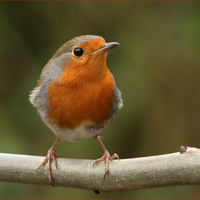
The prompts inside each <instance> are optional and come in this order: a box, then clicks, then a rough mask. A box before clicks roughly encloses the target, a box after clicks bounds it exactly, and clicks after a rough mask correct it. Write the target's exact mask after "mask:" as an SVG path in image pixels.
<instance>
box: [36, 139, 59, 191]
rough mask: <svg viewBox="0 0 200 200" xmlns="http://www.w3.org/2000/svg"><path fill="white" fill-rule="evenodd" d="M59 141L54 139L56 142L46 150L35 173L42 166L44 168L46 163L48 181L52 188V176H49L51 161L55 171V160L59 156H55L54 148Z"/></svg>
mask: <svg viewBox="0 0 200 200" xmlns="http://www.w3.org/2000/svg"><path fill="white" fill-rule="evenodd" d="M59 140H60V138H57V139H56V141H55V142H54V143H53V145H52V147H51V148H50V149H49V150H48V152H47V156H46V158H45V159H44V161H43V162H42V164H41V165H40V166H39V167H38V168H37V170H36V172H37V171H38V170H39V169H40V168H41V167H42V166H44V165H45V164H46V163H47V162H48V165H47V169H48V173H49V180H50V182H51V184H52V186H53V187H54V184H53V182H52V176H51V161H52V160H53V162H54V165H55V167H56V169H58V166H57V161H56V158H58V157H59V155H56V154H55V152H54V148H55V147H56V145H57V143H58V141H59Z"/></svg>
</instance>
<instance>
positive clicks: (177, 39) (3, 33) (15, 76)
mask: <svg viewBox="0 0 200 200" xmlns="http://www.w3.org/2000/svg"><path fill="white" fill-rule="evenodd" d="M84 34H93V35H101V36H103V37H104V38H105V39H106V41H108V42H111V41H116V42H119V43H120V46H118V47H116V48H115V49H113V50H112V51H111V52H110V53H109V57H108V66H109V68H110V70H111V72H112V73H113V74H114V76H115V77H116V79H117V81H118V84H119V86H120V89H121V91H122V94H123V99H124V107H123V109H121V110H120V111H119V113H118V116H117V118H116V119H115V121H114V122H113V123H112V124H111V125H110V126H109V127H108V128H107V129H106V130H105V131H104V133H103V136H104V139H103V142H104V143H105V145H106V147H107V149H108V150H109V151H110V153H111V154H112V153H114V152H116V153H118V154H119V156H120V158H131V157H141V156H150V155H158V154H165V153H171V152H177V151H179V147H180V146H181V145H184V146H186V145H188V146H195V147H200V2H130V1H129V2H128V1H127V2H90V1H89V2H0V41H1V44H0V136H1V139H0V151H1V152H5V153H15V154H30V155H43V156H44V155H46V152H47V150H48V149H49V147H50V146H51V145H52V144H53V142H54V140H55V135H54V134H53V133H52V132H51V131H50V130H48V128H46V126H45V125H44V124H43V122H42V121H41V119H40V118H39V117H37V114H36V110H35V108H33V107H32V105H31V104H30V103H29V100H28V94H29V93H30V91H31V90H32V89H33V87H34V86H35V84H36V81H37V79H38V77H39V75H40V72H41V70H42V68H43V66H44V65H45V64H46V62H47V61H48V60H49V59H50V58H51V56H52V55H53V54H54V53H55V51H56V50H57V49H58V48H59V47H60V46H61V45H62V44H63V43H65V42H66V41H68V40H69V39H71V38H73V37H75V36H79V35H84ZM56 152H57V153H58V154H59V155H60V156H61V157H67V158H77V159H78V158H81V159H96V158H99V157H100V156H102V153H103V152H102V149H101V148H100V145H99V144H98V143H97V142H96V141H95V140H94V139H92V138H91V139H87V140H80V141H79V142H77V143H69V142H65V141H61V142H59V144H58V146H57V147H56ZM199 190H200V186H180V187H168V188H158V189H147V190H139V191H119V192H113V193H110V194H101V195H96V194H94V193H93V192H92V191H86V190H80V189H73V188H59V187H55V188H53V187H49V186H35V185H25V184H12V183H0V198H22V199H23V198H31V199H33V198H58V199H59V198H84V199H88V198H100V199H104V198H105V199H108V198H109V199H112V198H125V199H126V198H132V199H134V198H168V199H170V198H179V199H181V198H190V199H191V198H193V199H194V198H199V196H198V195H197V192H198V191H199Z"/></svg>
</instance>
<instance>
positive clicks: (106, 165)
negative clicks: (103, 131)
mask: <svg viewBox="0 0 200 200" xmlns="http://www.w3.org/2000/svg"><path fill="white" fill-rule="evenodd" d="M94 138H95V139H96V140H97V141H98V142H99V144H100V145H101V147H102V149H103V151H104V154H103V156H102V157H101V158H99V159H97V160H96V161H95V162H94V164H93V167H94V165H96V164H97V163H99V162H102V161H104V160H105V173H104V176H103V180H105V177H106V174H107V173H108V170H109V161H110V160H113V159H115V158H118V159H119V156H118V155H117V154H116V153H114V154H113V155H112V156H110V153H109V152H108V151H107V149H106V147H105V146H104V144H103V142H102V141H101V139H100V136H99V135H98V136H96V137H94Z"/></svg>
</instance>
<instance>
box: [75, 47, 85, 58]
mask: <svg viewBox="0 0 200 200" xmlns="http://www.w3.org/2000/svg"><path fill="white" fill-rule="evenodd" d="M74 55H75V56H77V57H81V56H82V55H83V49H82V48H81V47H76V48H75V49H74Z"/></svg>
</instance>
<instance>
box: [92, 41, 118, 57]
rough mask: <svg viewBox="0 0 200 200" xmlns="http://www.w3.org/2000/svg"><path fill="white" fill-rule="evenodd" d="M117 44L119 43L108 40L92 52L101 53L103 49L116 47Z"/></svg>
mask: <svg viewBox="0 0 200 200" xmlns="http://www.w3.org/2000/svg"><path fill="white" fill-rule="evenodd" d="M117 45H119V43H118V42H108V43H105V44H103V45H102V46H101V48H100V49H98V50H96V51H94V52H93V53H92V54H96V53H102V52H104V51H108V50H110V49H112V48H114V47H116V46H117Z"/></svg>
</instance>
